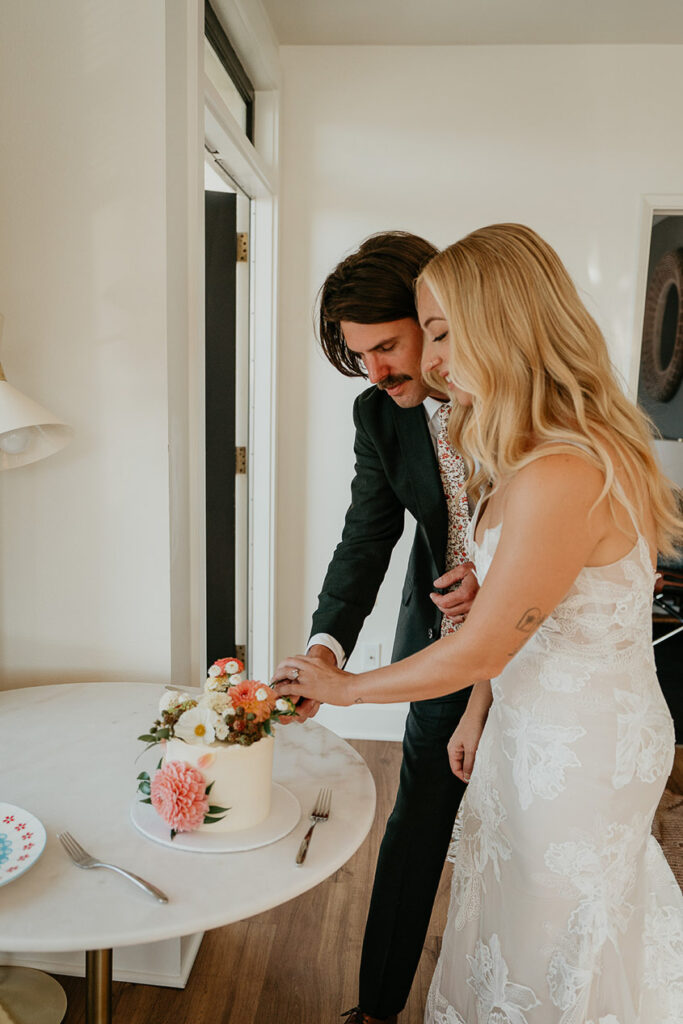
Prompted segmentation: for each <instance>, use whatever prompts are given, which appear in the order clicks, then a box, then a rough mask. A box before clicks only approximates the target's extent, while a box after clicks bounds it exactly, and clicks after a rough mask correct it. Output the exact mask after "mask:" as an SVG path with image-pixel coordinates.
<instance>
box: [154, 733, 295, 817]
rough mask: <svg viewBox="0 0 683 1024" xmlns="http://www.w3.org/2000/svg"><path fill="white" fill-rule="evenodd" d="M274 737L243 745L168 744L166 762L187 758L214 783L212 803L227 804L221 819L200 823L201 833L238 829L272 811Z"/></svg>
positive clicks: (208, 783) (223, 805) (210, 795)
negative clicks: (246, 745)
mask: <svg viewBox="0 0 683 1024" xmlns="http://www.w3.org/2000/svg"><path fill="white" fill-rule="evenodd" d="M274 747H275V740H274V739H273V737H272V736H264V737H263V739H261V740H259V741H258V743H252V744H251V746H248V747H241V746H238V745H233V746H226V744H225V743H212V744H211V745H210V746H209V747H206V746H204V745H203V744H202V745H201V746H200V745H199V744H196V743H185V741H184V740H177V739H172V740H168V742H167V743H166V749H165V751H164V764H167V763H168V762H169V761H184V762H185V763H186V764H190V765H193V766H194V767H195V768H198V769H199V771H200V772H201V773H202V775H203V776H204V778H205V779H206V782H207V785H211V783H212V782H213V786H212V788H211V792H210V794H209V799H210V802H211V806H214V805H217V806H219V807H226V808H227V811H226V813H225V814H223V815H222V817H221V818H220V821H215V822H208V823H206V824H204V823H203V824H201V825H200V826H199V828H198V829H197V831H198V832H239V831H240V829H243V828H251V827H252V826H253V825H258V824H259V822H261V821H264V820H265V819H266V818H267V817H268V815H269V814H270V791H271V786H272V780H273V749H274Z"/></svg>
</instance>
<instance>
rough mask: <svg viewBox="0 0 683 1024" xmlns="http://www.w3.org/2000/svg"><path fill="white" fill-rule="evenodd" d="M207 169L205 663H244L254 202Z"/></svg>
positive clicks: (210, 167) (246, 610)
mask: <svg viewBox="0 0 683 1024" xmlns="http://www.w3.org/2000/svg"><path fill="white" fill-rule="evenodd" d="M220 172H221V169H220V168H216V167H215V165H214V166H212V165H211V164H210V163H209V162H208V161H207V163H206V165H205V193H204V201H205V458H206V490H205V515H206V548H205V565H206V657H207V664H209V665H210V664H212V663H213V662H214V661H216V660H217V659H218V658H226V657H231V656H237V657H239V658H241V659H242V660H243V661H246V654H247V652H246V643H247V633H248V625H249V624H248V606H249V601H248V578H249V565H248V525H247V524H248V436H247V435H248V393H249V315H248V307H249V262H248V228H249V200H248V199H247V198H246V196H244V195H243V194H240V193H239V191H238V190H237V188H236V187H235V186H234V185H233V184H232V183H230V182H229V181H228V180H227V177H223V175H222V173H220Z"/></svg>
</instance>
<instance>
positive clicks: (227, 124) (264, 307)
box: [197, 77, 279, 680]
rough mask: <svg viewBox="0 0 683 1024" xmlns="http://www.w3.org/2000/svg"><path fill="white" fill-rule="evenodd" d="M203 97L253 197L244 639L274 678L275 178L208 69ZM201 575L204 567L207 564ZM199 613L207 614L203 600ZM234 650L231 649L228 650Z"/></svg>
mask: <svg viewBox="0 0 683 1024" xmlns="http://www.w3.org/2000/svg"><path fill="white" fill-rule="evenodd" d="M204 97H205V110H204V115H205V116H204V129H205V146H206V149H207V151H208V153H209V154H210V155H211V158H212V159H213V161H214V163H215V164H217V165H218V167H219V168H220V169H221V170H223V171H224V172H225V173H226V174H227V175H228V177H229V178H230V179H232V180H233V181H234V182H235V185H236V186H237V188H238V190H239V191H240V192H242V193H243V194H244V195H246V196H247V197H248V198H249V200H250V207H251V208H250V225H249V227H250V230H249V320H250V330H249V417H248V419H249V424H248V436H249V442H248V448H247V480H248V484H247V486H248V523H247V532H248V571H247V576H248V602H247V636H246V645H247V668H248V671H249V673H250V675H252V676H253V677H254V678H256V679H264V680H265V679H268V678H270V674H271V671H272V668H273V667H274V663H273V659H274V653H275V652H274V644H275V606H274V602H275V567H276V563H275V554H276V552H275V536H276V465H275V463H276V441H277V438H276V428H277V358H276V352H277V245H278V233H277V216H278V207H277V178H276V173H275V171H274V169H273V167H272V166H269V165H268V164H267V163H266V160H265V159H264V157H263V156H262V155H261V153H259V152H258V150H257V149H256V148H255V147H254V146H253V145H252V144H251V143H250V142H249V140H248V139H247V138H246V136H245V135H244V133H243V132H242V129H241V127H240V126H239V125H238V123H237V121H236V120H235V119H234V118H233V117H232V115H231V113H230V111H229V110H228V109H227V107H226V106H225V105H224V103H223V102H222V100H221V98H220V96H219V94H218V92H217V90H216V89H215V88H214V86H213V83H212V82H211V81H210V80H209V79H208V78H206V77H204ZM255 105H256V116H255V121H256V125H257V143H258V139H259V125H261V126H263V125H264V124H265V126H266V130H267V131H269V132H271V133H274V134H275V137H276V135H277V118H278V109H279V105H278V94H277V92H274V91H267V92H258V93H257V95H256V101H255ZM261 130H263V129H261ZM202 234H203V224H202ZM202 271H203V267H202ZM202 276H203V274H202ZM202 575H205V567H203V570H202ZM202 582H203V581H202ZM201 618H202V620H203V622H205V619H206V609H205V608H204V609H203V614H202V616H201ZM201 636H202V641H201V644H200V645H199V649H198V651H197V659H198V662H199V670H200V673H201V674H204V673H205V672H206V664H205V662H206V652H205V640H204V639H203V637H204V631H202V634H201ZM230 653H231V652H229V651H226V652H225V656H226V657H227V656H228V655H229V654H230Z"/></svg>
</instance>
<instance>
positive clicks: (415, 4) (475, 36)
mask: <svg viewBox="0 0 683 1024" xmlns="http://www.w3.org/2000/svg"><path fill="white" fill-rule="evenodd" d="M262 3H263V6H264V7H265V9H266V11H267V13H268V16H269V18H270V20H271V22H272V25H273V29H274V30H275V34H276V36H277V38H278V41H279V42H280V43H281V44H308V45H354V44H355V45H358V44H368V45H369V44H379V45H390V44H396V45H411V44H412V45H428V46H429V45H438V44H449V45H454V44H460V45H466V44H484V45H485V44H499V43H510V44H512V43H517V44H519V43H681V42H683V0H262Z"/></svg>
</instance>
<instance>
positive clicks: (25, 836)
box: [0, 802, 47, 885]
mask: <svg viewBox="0 0 683 1024" xmlns="http://www.w3.org/2000/svg"><path fill="white" fill-rule="evenodd" d="M46 840H47V836H46V834H45V829H44V828H43V825H42V823H41V822H40V821H38V819H37V818H36V817H35V815H33V814H31V813H30V812H29V811H24V810H23V809H22V808H21V807H15V806H14V804H5V803H2V802H0V885H7V884H8V882H13V881H14V879H15V878H18V877H19V875H23V873H24V871H28V869H29V868H30V867H32V866H33V865H34V864H35V862H36V861H37V860H38V858H39V857H40V855H41V853H42V852H43V850H44V849H45V842H46Z"/></svg>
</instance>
